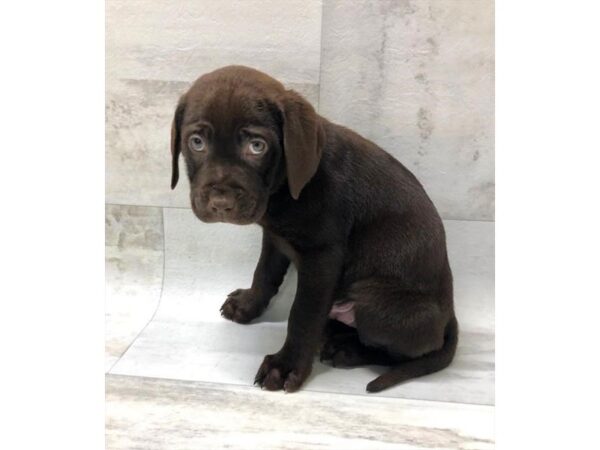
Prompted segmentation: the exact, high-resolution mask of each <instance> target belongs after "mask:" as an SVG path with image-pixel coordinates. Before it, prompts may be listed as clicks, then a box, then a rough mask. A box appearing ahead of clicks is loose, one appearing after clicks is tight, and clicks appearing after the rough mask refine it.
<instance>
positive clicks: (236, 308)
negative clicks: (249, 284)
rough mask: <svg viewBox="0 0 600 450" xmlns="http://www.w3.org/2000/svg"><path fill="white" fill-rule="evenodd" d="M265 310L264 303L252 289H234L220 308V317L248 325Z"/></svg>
mask: <svg viewBox="0 0 600 450" xmlns="http://www.w3.org/2000/svg"><path fill="white" fill-rule="evenodd" d="M264 308H265V304H264V302H263V301H262V300H261V299H260V298H259V297H258V295H256V294H255V292H254V291H253V290H252V289H236V290H235V291H233V292H232V293H230V294H229V295H228V296H227V300H225V303H223V306H221V315H222V316H223V317H225V318H226V319H229V320H233V321H234V322H237V323H248V322H250V321H251V320H252V319H255V318H257V317H258V316H260V314H261V313H262V312H263V310H264Z"/></svg>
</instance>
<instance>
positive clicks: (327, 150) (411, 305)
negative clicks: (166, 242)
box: [171, 66, 458, 392]
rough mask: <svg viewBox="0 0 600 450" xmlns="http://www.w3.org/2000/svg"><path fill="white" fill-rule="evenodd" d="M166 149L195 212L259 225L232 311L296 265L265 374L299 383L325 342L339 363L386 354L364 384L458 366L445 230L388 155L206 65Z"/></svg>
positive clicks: (233, 73)
mask: <svg viewBox="0 0 600 450" xmlns="http://www.w3.org/2000/svg"><path fill="white" fill-rule="evenodd" d="M171 152H172V164H173V172H172V180H171V188H174V187H175V186H176V184H177V181H178V178H179V169H178V158H179V155H180V153H182V154H183V156H184V159H185V163H186V168H187V174H188V177H189V180H190V186H191V190H190V200H191V204H192V209H193V211H194V214H195V215H196V216H197V217H198V218H199V219H200V220H202V221H204V222H229V223H235V224H250V223H258V224H259V225H260V226H261V227H262V230H263V238H262V252H261V255H260V259H259V261H258V265H257V267H256V270H255V272H254V278H253V281H252V287H250V289H238V290H236V291H234V292H232V293H231V294H229V296H228V298H227V300H226V301H225V303H224V304H223V306H222V307H221V312H222V315H223V316H224V317H226V318H228V319H230V320H233V321H235V322H239V323H248V322H250V321H251V320H252V319H254V318H256V317H258V316H259V315H260V314H261V313H262V312H263V311H264V309H265V308H266V307H267V305H268V304H269V301H270V299H271V298H272V297H273V296H274V295H275V294H276V293H277V290H278V288H279V286H280V284H281V282H282V280H283V278H284V275H285V273H286V271H287V269H288V266H289V264H290V261H291V262H293V263H294V265H295V266H296V267H297V269H298V286H297V292H296V297H295V299H294V303H293V305H292V308H291V311H290V316H289V320H288V334H287V338H286V340H285V342H284V344H283V347H282V348H281V350H279V351H278V352H277V353H275V354H273V355H267V356H266V357H265V358H264V361H263V363H262V365H261V366H260V368H259V369H258V373H257V375H256V380H255V382H256V383H258V384H259V385H260V386H262V387H264V388H266V389H270V390H277V389H285V390H286V391H288V392H292V391H295V390H297V389H298V388H299V387H300V386H301V384H302V383H303V382H304V380H306V378H307V377H308V375H309V374H310V372H311V368H312V364H313V359H314V356H315V354H316V353H317V352H318V351H319V350H320V351H321V359H322V360H331V361H332V363H333V364H334V365H338V366H354V365H362V364H385V365H390V366H391V369H390V370H389V371H388V372H386V373H384V374H383V375H381V376H379V377H378V378H376V379H374V380H373V381H371V382H370V383H369V384H368V385H367V391H369V392H378V391H381V390H382V389H385V388H387V387H389V386H392V385H393V384H396V383H399V382H401V381H404V380H408V379H410V378H414V377H418V376H421V375H426V374H429V373H432V372H436V371H438V370H441V369H443V368H444V367H446V366H448V365H449V364H450V362H451V361H452V358H453V357H454V353H455V350H456V345H457V340H458V325H457V321H456V318H455V315H454V306H453V297H452V274H451V271H450V266H449V264H448V257H447V252H446V241H445V233H444V228H443V225H442V221H441V219H440V217H439V215H438V213H437V211H436V209H435V207H434V206H433V204H432V202H431V200H430V199H429V198H428V196H427V194H426V193H425V191H424V190H423V187H422V186H421V184H420V183H419V182H418V181H417V179H416V178H415V177H414V175H413V174H412V173H410V172H409V171H408V170H407V169H406V168H405V167H404V166H403V165H402V164H400V163H399V162H398V161H397V160H395V159H394V158H393V157H392V156H391V155H389V154H388V153H386V152H385V151H383V150H382V149H380V148H379V147H378V146H377V145H375V144H374V143H372V142H370V141H368V140H366V139H364V138H363V137H361V136H359V135H358V134H356V133H354V132H353V131H351V130H349V129H347V128H344V127H342V126H339V125H336V124H333V123H331V122H329V121H328V120H326V119H325V118H323V117H321V116H319V115H318V114H317V113H316V112H315V110H314V109H313V107H312V106H311V105H310V104H309V103H308V102H307V101H306V100H304V99H303V98H302V97H301V96H300V95H298V94H297V93H296V92H294V91H291V90H286V89H285V88H284V87H283V85H282V84H281V83H279V82H278V81H276V80H274V79H273V78H271V77H269V76H268V75H266V74H263V73H261V72H258V71H256V70H254V69H250V68H247V67H242V66H228V67H224V68H221V69H218V70H216V71H214V72H211V73H208V74H205V75H203V76H202V77H200V78H199V79H198V80H197V81H196V82H195V83H194V84H193V86H192V87H191V88H190V90H189V91H188V92H187V93H186V94H184V95H183V96H182V98H181V99H180V102H179V105H178V106H177V109H176V112H175V117H174V120H173V125H172V132H171ZM224 245H226V243H224Z"/></svg>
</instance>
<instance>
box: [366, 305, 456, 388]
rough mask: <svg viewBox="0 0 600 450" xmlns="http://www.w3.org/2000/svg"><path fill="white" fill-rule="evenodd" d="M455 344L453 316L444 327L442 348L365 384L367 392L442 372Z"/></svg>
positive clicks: (454, 321)
mask: <svg viewBox="0 0 600 450" xmlns="http://www.w3.org/2000/svg"><path fill="white" fill-rule="evenodd" d="M457 344H458V322H457V321H456V317H454V316H453V317H452V319H451V320H450V322H448V325H446V330H445V333H444V345H443V346H442V348H440V349H439V350H434V351H432V352H430V353H427V354H425V355H423V356H421V357H420V358H417V359H412V360H410V361H406V362H403V363H402V364H400V365H398V366H396V367H394V368H392V369H391V370H390V371H389V372H386V373H384V374H383V375H380V376H379V377H377V378H375V379H374V380H373V381H371V382H370V383H369V384H367V392H379V391H382V390H384V389H387V388H389V387H390V386H393V385H394V384H397V383H401V382H402V381H406V380H409V379H411V378H416V377H420V376H423V375H428V374H430V373H433V372H437V371H438V370H442V369H443V368H445V367H447V366H448V365H449V364H450V362H452V358H454V353H456V345H457Z"/></svg>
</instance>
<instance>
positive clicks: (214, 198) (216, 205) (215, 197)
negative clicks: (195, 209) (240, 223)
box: [208, 193, 234, 213]
mask: <svg viewBox="0 0 600 450" xmlns="http://www.w3.org/2000/svg"><path fill="white" fill-rule="evenodd" d="M233 205H234V200H233V198H232V197H230V196H228V195H223V194H216V193H215V194H212V195H211V196H210V200H209V202H208V207H209V208H210V210H211V211H212V212H214V213H223V212H225V213H228V212H231V210H232V209H233Z"/></svg>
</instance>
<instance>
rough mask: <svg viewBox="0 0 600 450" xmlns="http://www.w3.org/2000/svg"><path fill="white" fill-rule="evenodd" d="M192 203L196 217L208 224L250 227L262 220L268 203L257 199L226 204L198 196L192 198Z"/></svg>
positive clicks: (246, 199)
mask: <svg viewBox="0 0 600 450" xmlns="http://www.w3.org/2000/svg"><path fill="white" fill-rule="evenodd" d="M191 201H192V211H194V214H195V215H196V217H198V219H200V220H201V221H202V222H206V223H216V222H223V223H232V224H235V225H249V224H251V223H256V222H257V221H258V220H260V219H261V218H262V216H263V215H264V213H265V211H266V202H261V201H259V200H258V199H256V198H245V199H244V200H243V201H239V200H235V201H229V202H225V201H215V200H214V199H209V198H203V196H196V197H192V199H191Z"/></svg>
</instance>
